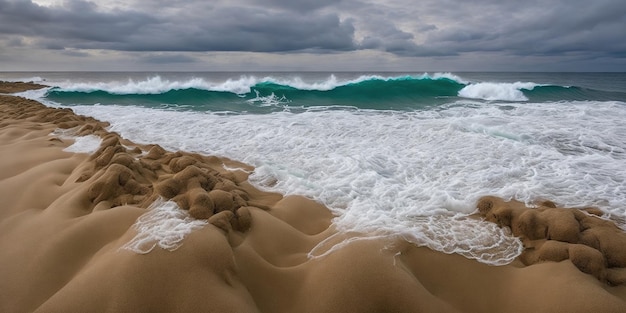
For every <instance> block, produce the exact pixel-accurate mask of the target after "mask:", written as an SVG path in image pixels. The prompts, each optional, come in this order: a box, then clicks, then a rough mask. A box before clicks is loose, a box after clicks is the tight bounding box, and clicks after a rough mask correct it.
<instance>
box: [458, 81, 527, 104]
mask: <svg viewBox="0 0 626 313" xmlns="http://www.w3.org/2000/svg"><path fill="white" fill-rule="evenodd" d="M537 86H538V85H537V84H535V83H522V82H516V83H489V82H483V83H474V84H469V85H467V86H465V87H463V89H461V90H460V91H459V97H463V98H468V99H482V100H490V101H494V100H501V101H528V98H526V96H524V93H523V92H522V89H526V90H533V89H534V88H535V87H537Z"/></svg>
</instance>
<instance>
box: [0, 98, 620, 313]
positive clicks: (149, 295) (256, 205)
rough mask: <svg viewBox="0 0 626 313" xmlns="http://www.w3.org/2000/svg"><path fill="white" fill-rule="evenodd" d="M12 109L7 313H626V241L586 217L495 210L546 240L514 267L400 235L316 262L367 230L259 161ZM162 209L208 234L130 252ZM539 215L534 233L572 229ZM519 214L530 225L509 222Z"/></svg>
mask: <svg viewBox="0 0 626 313" xmlns="http://www.w3.org/2000/svg"><path fill="white" fill-rule="evenodd" d="M0 112H2V113H1V115H0V117H1V118H0V148H1V149H0V154H1V156H2V159H1V160H2V161H0V196H2V199H3V200H4V201H3V204H2V206H0V264H3V266H2V267H0V277H2V278H3V279H2V280H0V289H1V290H3V292H2V293H0V311H2V312H554V311H563V312H589V311H597V312H624V311H626V287H624V284H623V280H621V278H620V277H621V276H620V275H621V274H620V273H621V267H620V266H621V264H622V263H621V262H622V261H623V260H625V258H623V257H622V255H621V254H620V253H621V252H619V251H616V248H615V245H619V244H621V241H619V240H621V239H619V240H618V241H616V242H615V243H610V242H609V241H607V240H605V238H606V237H607V236H609V235H605V234H604V233H605V232H607V234H608V233H610V234H611V236H612V235H613V234H614V233H616V232H615V228H614V227H613V226H609V224H605V223H604V222H607V223H608V221H603V220H600V219H597V218H594V217H589V216H588V215H586V214H584V213H581V214H584V216H585V217H582V216H581V217H578V218H579V219H577V216H576V215H574V217H573V218H574V220H576V221H577V223H578V226H576V225H574V224H571V225H569V224H563V225H564V226H563V228H562V229H561V228H559V227H560V226H558V227H557V226H552V224H549V223H548V226H547V228H546V229H549V231H547V233H548V234H549V238H547V237H541V234H540V233H541V232H540V231H539V230H540V229H543V228H541V227H526V228H524V227H517V228H516V226H514V225H518V224H519V225H522V224H523V223H521V224H520V223H519V221H522V220H524V219H523V218H521V216H522V215H523V214H524V213H523V212H522V211H521V210H524V208H522V207H521V206H519V207H518V206H517V205H516V204H511V203H506V202H503V201H502V200H500V199H496V198H486V199H485V200H483V201H481V202H480V203H479V205H478V207H479V208H480V209H481V212H483V213H484V216H485V218H487V219H488V220H491V221H494V222H499V223H500V225H501V226H508V227H512V228H513V231H514V232H515V231H516V229H523V230H524V231H523V233H524V234H526V235H524V236H530V237H528V240H527V239H524V242H525V244H527V246H526V247H527V250H526V252H525V253H524V254H523V255H522V257H521V258H520V259H519V260H518V261H516V262H515V263H513V264H511V265H507V266H501V267H494V266H488V265H485V264H481V263H478V262H476V261H474V260H469V259H466V258H463V257H461V256H458V255H447V254H443V253H439V252H435V251H431V250H429V249H427V248H419V247H415V246H414V245H411V244H409V243H407V242H405V241H404V240H402V238H399V237H389V238H379V239H371V240H355V241H353V242H352V243H350V244H348V245H346V246H345V247H343V248H341V249H339V250H337V251H335V252H333V253H330V254H328V255H325V256H323V257H318V258H309V256H308V253H309V252H310V251H311V249H312V248H313V247H315V246H317V245H318V244H319V243H320V242H322V241H324V240H325V239H328V238H329V237H330V236H335V238H336V240H341V239H342V238H344V239H348V238H350V237H351V236H353V235H352V234H338V233H337V232H336V231H335V229H334V227H333V225H332V218H333V216H332V214H331V213H330V211H329V210H328V209H327V208H325V207H324V206H323V205H321V204H319V203H317V202H314V201H312V200H309V199H306V198H304V197H299V196H288V197H283V196H282V195H280V194H275V193H268V192H264V191H260V190H258V189H256V188H254V187H253V186H251V185H250V184H249V183H248V181H247V177H248V175H249V173H250V172H251V171H252V170H254V169H253V168H252V167H250V166H248V165H246V164H242V163H240V162H237V161H234V160H228V159H224V158H218V157H214V156H204V155H199V154H195V153H188V152H182V151H178V152H172V151H167V150H165V149H163V148H162V147H159V146H157V145H138V144H135V143H133V142H130V141H128V140H126V139H124V138H122V137H120V136H119V135H118V134H116V133H112V132H109V131H107V130H106V128H107V126H108V125H107V124H106V123H103V122H100V121H97V120H94V119H92V118H89V117H83V116H78V115H75V114H74V113H73V112H72V111H71V110H69V109H53V108H47V107H45V106H43V105H41V104H39V103H37V102H35V101H31V100H26V99H23V98H19V97H13V96H0ZM57 128H63V129H68V130H71V132H72V133H73V134H75V135H77V136H83V135H92V134H93V135H98V136H100V137H101V138H102V139H103V141H102V144H101V145H100V148H99V149H98V151H96V152H95V153H93V154H92V155H87V154H74V153H68V152H64V151H63V149H64V148H65V147H68V146H69V145H70V144H71V143H72V142H71V140H66V139H62V138H59V137H57V136H54V135H50V134H51V133H52V131H54V130H55V129H57ZM225 166H226V167H227V168H231V169H232V168H239V169H241V170H232V171H229V170H226V168H225ZM156 199H164V200H171V201H174V202H175V203H176V204H177V206H178V207H179V208H180V210H183V211H184V212H186V213H187V214H189V215H191V216H193V217H195V218H197V219H201V220H206V221H207V222H208V223H207V224H208V225H206V226H204V227H202V228H200V229H198V230H195V231H193V232H191V233H190V234H189V235H188V236H187V237H186V238H184V240H183V241H182V245H181V246H180V247H179V248H178V249H176V250H175V251H169V250H167V249H161V248H155V249H154V250H152V251H151V252H150V253H147V254H138V253H135V252H133V251H130V250H127V249H122V247H123V246H124V245H125V244H126V243H128V242H129V241H130V240H131V239H132V238H133V237H134V236H135V235H136V234H137V230H136V229H135V228H134V227H133V224H134V223H135V222H136V221H137V219H138V218H139V217H140V216H143V215H144V214H145V213H146V212H147V208H148V207H149V206H150V205H151V204H152V203H154V202H155V201H156ZM511 206H514V207H515V212H513V209H510V210H509V209H502V210H504V211H507V212H508V211H510V213H504V214H500V213H498V212H499V211H501V210H500V209H494V208H501V207H502V208H504V207H506V208H510V207H511ZM518 208H519V210H520V211H517V209H518ZM526 210H530V209H527V208H526ZM533 210H535V211H532V212H537V213H533V214H539V215H538V216H535V217H534V218H529V219H528V220H529V221H530V222H528V223H526V224H528V225H535V224H537V225H543V224H542V223H546V221H551V220H563V221H564V222H563V223H567V222H565V221H567V220H568V218H569V217H567V218H565V217H560V216H556V215H558V214H561V213H558V214H557V213H554V214H553V213H545V214H548V215H550V217H546V218H545V219H544V217H543V215H542V214H544V213H543V211H540V210H536V209H533ZM540 212H541V213H540ZM592 212H593V211H592ZM572 214H577V213H572ZM548 215H546V216H548ZM552 215H555V216H556V217H553V216H552ZM508 217H509V219H510V220H511V221H515V223H513V224H510V223H509V224H507V223H506V222H502V221H507V218H508ZM587 217H589V218H591V219H587ZM569 220H570V221H571V219H569ZM533 221H535V222H533ZM537 221H538V222H537ZM531 222H532V223H531ZM526 224H523V225H526ZM559 225H560V224H559ZM572 225H573V226H576V227H577V228H576V227H575V228H576V231H575V232H573V231H571V230H570V227H571V226H572ZM582 225H585V226H582ZM587 226H589V227H588V228H585V229H583V228H584V227H587ZM611 227H613V228H611ZM581 229H583V230H581ZM587 229H591V230H590V231H587ZM576 232H577V234H578V235H576V236H574V235H573V234H574V233H576ZM545 233H546V231H544V233H543V234H545ZM535 234H536V235H535ZM574 237H576V238H577V239H576V238H574ZM522 238H524V237H522ZM546 238H547V239H546ZM575 239H576V240H577V241H576V240H575ZM568 240H569V241H568ZM550 241H555V242H557V241H558V242H563V243H566V244H568V245H582V246H585V247H590V248H591V249H594V250H595V251H598V252H599V253H600V254H601V255H602V258H603V260H604V262H605V263H602V265H603V266H601V267H598V266H597V264H599V263H597V262H596V261H597V260H599V259H598V257H599V255H598V254H597V253H594V252H589V250H588V249H587V248H584V247H582V248H581V247H578V246H567V247H566V248H567V249H566V250H567V251H566V252H567V257H564V258H560V259H559V258H551V257H546V256H545V255H549V256H551V255H559V256H560V257H563V256H565V255H566V254H565V253H561V254H559V253H553V252H550V253H537V252H536V251H541V250H542V249H547V248H542V247H543V246H545V245H546V243H547V242H550ZM574 241H575V242H576V243H574ZM540 244H541V246H540ZM548 245H552V243H550V244H548ZM556 246H562V245H561V244H560V243H557V244H556ZM533 247H535V248H534V249H533ZM546 247H547V246H546ZM560 249H562V247H561V248H560ZM557 250H558V249H557ZM546 251H547V250H546ZM550 251H552V250H550ZM559 251H560V250H559ZM557 252H558V251H557ZM579 255H583V256H584V257H578V256H579ZM588 255H589V256H588ZM594 262H596V263H594ZM598 268H599V270H597V269H598ZM614 272H615V273H618V274H615V273H614ZM613 285H617V286H613Z"/></svg>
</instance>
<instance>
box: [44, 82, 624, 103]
mask: <svg viewBox="0 0 626 313" xmlns="http://www.w3.org/2000/svg"><path fill="white" fill-rule="evenodd" d="M46 98H47V99H48V100H51V101H54V102H56V103H60V104H63V105H74V104H103V105H106V104H117V105H138V106H148V107H154V106H176V107H183V108H187V109H191V110H201V111H207V110H208V111H236V112H239V111H245V112H251V111H252V112H256V111H258V112H261V111H263V112H268V110H269V111H276V110H281V109H284V108H294V107H300V108H308V107H351V108H357V109H375V110H415V109H424V108H431V107H436V106H438V105H442V104H447V103H453V102H456V101H460V100H463V99H471V100H479V101H508V102H524V101H532V102H548V101H573V100H576V101H579V100H619V101H623V99H626V94H624V93H620V92H604V91H598V90H592V89H585V88H579V87H568V86H554V85H542V84H537V83H533V82H515V83H504V82H467V81H465V80H464V79H462V78H460V77H459V76H456V75H454V74H450V73H436V74H432V75H430V74H422V75H416V76H412V75H405V76H393V77H384V76H379V75H362V76H360V77H358V78H356V79H350V80H340V79H337V78H336V77H335V76H334V75H330V76H329V77H328V78H326V79H325V80H320V81H315V82H309V81H304V80H303V79H301V78H299V77H295V78H274V77H261V78H259V77H255V76H241V77H239V78H238V79H227V80H225V81H221V82H212V81H208V80H205V79H202V78H192V79H187V80H182V81H176V80H174V81H170V80H167V79H162V78H161V77H160V76H154V77H151V78H148V79H146V80H141V81H134V80H128V81H126V82H119V81H118V82H100V83H67V84H63V85H61V86H57V87H53V88H51V89H50V90H49V91H48V92H47V94H46ZM258 108H269V109H266V110H259V109H258Z"/></svg>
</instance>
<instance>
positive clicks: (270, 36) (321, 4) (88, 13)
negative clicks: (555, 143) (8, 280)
mask: <svg viewBox="0 0 626 313" xmlns="http://www.w3.org/2000/svg"><path fill="white" fill-rule="evenodd" d="M624 29H626V8H625V6H624V5H623V4H622V3H621V1H620V0H596V1H591V2H589V1H578V0H567V1H566V0H555V1H549V2H546V1H535V0H530V1H526V2H523V3H521V2H519V1H495V0H478V1H472V2H467V1H461V0H438V1H435V0H423V1H420V2H419V3H416V2H414V1H409V0H395V1H382V0H377V1H374V0H318V1H314V0H291V1H289V0H231V1H222V0H216V1H211V2H207V1H199V0H170V1H163V0H155V1H149V2H146V1H138V0H130V1H119V2H118V1H99V2H89V1H84V0H67V1H56V0H0V48H1V49H2V50H0V51H2V52H1V53H2V54H7V59H12V60H15V58H16V56H18V55H19V54H21V53H27V54H28V53H29V51H32V50H43V51H45V50H50V51H51V52H50V53H53V51H62V52H64V55H65V56H67V57H71V56H75V57H81V58H83V59H84V58H87V57H89V53H90V51H111V52H116V53H118V54H119V55H123V54H124V53H127V55H129V56H130V55H133V56H136V55H137V54H136V52H143V53H145V55H143V56H141V57H139V59H138V60H140V61H141V60H143V62H148V63H154V64H161V63H167V62H171V63H193V62H195V61H198V62H200V60H201V57H202V56H203V55H206V54H210V53H214V52H238V53H241V52H243V53H248V55H249V56H250V57H254V56H255V55H259V56H266V57H269V56H271V54H278V55H302V56H304V55H306V56H307V57H308V56H310V55H311V54H313V55H339V54H341V55H346V54H348V55H354V56H355V57H356V56H360V57H362V56H363V55H368V56H373V55H375V56H376V59H381V58H386V60H393V61H394V62H400V63H402V62H403V63H402V64H411V62H418V61H422V62H428V61H429V60H439V61H442V60H444V61H447V62H450V64H455V62H457V63H456V64H461V63H462V62H461V59H462V58H465V57H468V56H476V55H479V54H481V53H483V54H485V55H490V56H491V57H497V58H501V60H505V59H507V60H509V59H511V58H515V57H523V58H524V60H530V59H531V58H532V57H536V58H552V59H553V60H554V61H555V62H559V61H563V60H566V61H567V62H566V63H567V64H573V63H572V62H574V63H575V62H578V61H580V62H588V61H589V60H604V63H603V64H610V63H611V62H614V64H616V65H617V66H618V67H620V66H624V64H626V35H624ZM18 50H19V53H18ZM359 51H370V53H366V54H364V53H358V52H359ZM39 53H42V52H39ZM198 53H200V54H201V55H198ZM10 54H13V57H11V58H9V57H8V55H10ZM607 60H608V61H607ZM611 60H613V61H611ZM607 62H608V63H607ZM366 63H367V62H366ZM400 63H398V64H400ZM359 64H362V63H359ZM486 64H487V63H486ZM564 64H565V63H564ZM539 69H541V68H539ZM618 69H619V68H618ZM621 70H626V68H621Z"/></svg>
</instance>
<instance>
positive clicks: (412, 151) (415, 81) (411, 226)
mask: <svg viewBox="0 0 626 313" xmlns="http://www.w3.org/2000/svg"><path fill="white" fill-rule="evenodd" d="M0 80H9V81H35V82H39V83H42V84H45V85H48V86H50V88H46V89H43V90H38V91H29V92H25V93H22V94H21V95H22V96H25V97H28V98H32V99H35V100H38V101H40V102H42V103H44V104H46V105H49V106H54V107H70V108H72V109H73V110H74V111H75V112H76V113H78V114H83V115H89V116H93V117H95V118H97V119H100V120H103V121H107V122H109V123H111V126H110V130H111V131H116V132H118V133H120V134H121V135H122V136H124V137H126V138H128V139H130V140H132V141H135V142H137V143H145V144H148V143H156V144H159V145H161V146H163V147H164V148H166V149H169V150H185V151H190V152H198V153H201V154H207V155H217V156H222V157H228V158H231V159H235V160H239V161H243V162H245V163H248V164H250V165H253V166H254V167H255V170H254V172H253V173H252V174H251V176H250V181H251V182H252V183H253V184H255V185H256V186H258V187H259V188H260V189H263V190H270V191H276V192H280V193H283V194H287V195H291V194H297V195H303V196H306V197H309V198H311V199H314V200H316V201H319V202H321V203H323V204H325V205H326V206H328V207H329V208H330V209H331V210H332V212H333V213H334V214H335V215H336V218H335V220H334V222H335V224H336V225H337V228H338V229H339V230H341V231H343V232H351V233H367V234H368V236H375V237H380V236H399V237H402V238H404V239H406V240H408V241H409V242H412V243H414V244H416V245H420V246H427V247H429V248H431V249H434V250H438V251H442V252H446V253H459V254H461V255H464V256H466V257H468V258H473V259H477V260H479V261H481V262H484V263H488V264H494V265H500V264H507V263H509V262H511V261H512V260H513V259H514V258H515V257H517V256H518V255H519V253H521V250H522V246H521V242H520V241H519V240H518V239H517V238H515V237H512V236H511V235H510V233H509V232H508V231H507V230H506V229H504V230H503V229H500V228H498V227H496V226H495V225H493V224H491V223H487V222H483V221H479V220H475V219H472V218H468V215H469V214H471V213H472V212H474V211H475V210H476V202H477V200H478V199H479V198H480V197H482V196H486V195H494V196H499V197H502V198H504V199H516V200H519V201H523V202H526V203H527V204H528V205H532V204H533V203H535V202H537V201H541V200H551V201H553V202H555V203H557V204H558V205H560V206H566V207H588V206H593V207H598V208H600V209H602V210H603V211H604V212H605V213H606V218H611V219H614V220H616V221H618V222H619V221H623V220H625V218H626V73H321V72H319V73H318V72H314V73H311V72H306V73H290V72H287V73H282V72H281V73H210V72H209V73H186V72H185V73H169V72H167V73H112V72H103V73H98V72H68V73H58V72H54V73H31V72H28V73H0ZM619 223H620V224H619V225H620V227H622V228H624V229H626V226H625V225H624V224H623V222H619ZM368 236H360V237H359V236H357V237H355V238H357V239H367V238H371V237H368ZM312 255H313V256H314V255H315V251H313V252H312Z"/></svg>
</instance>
